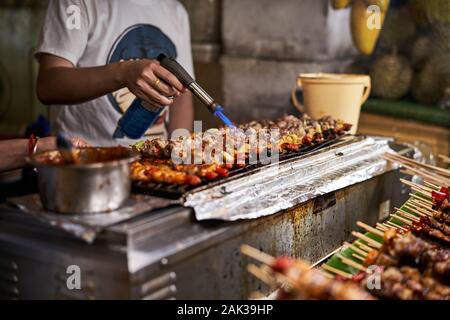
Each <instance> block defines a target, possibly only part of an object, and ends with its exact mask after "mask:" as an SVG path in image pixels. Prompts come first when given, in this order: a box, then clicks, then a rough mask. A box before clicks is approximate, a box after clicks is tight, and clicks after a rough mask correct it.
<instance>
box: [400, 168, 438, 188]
mask: <svg viewBox="0 0 450 320" xmlns="http://www.w3.org/2000/svg"><path fill="white" fill-rule="evenodd" d="M400 172H401V173H403V174H407V175H409V176H419V177H422V178H423V179H424V181H425V180H428V183H429V184H430V185H445V182H444V181H442V180H441V179H436V178H430V177H428V176H427V177H425V176H424V175H422V174H421V173H420V172H417V171H411V170H406V169H403V170H400ZM431 182H433V183H434V184H432V183H431Z"/></svg>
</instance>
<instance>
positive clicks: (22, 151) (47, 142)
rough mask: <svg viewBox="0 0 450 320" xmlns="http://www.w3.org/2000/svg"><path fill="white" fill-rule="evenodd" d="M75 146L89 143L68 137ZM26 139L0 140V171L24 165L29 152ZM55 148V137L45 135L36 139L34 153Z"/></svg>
mask: <svg viewBox="0 0 450 320" xmlns="http://www.w3.org/2000/svg"><path fill="white" fill-rule="evenodd" d="M70 140H71V141H72V144H73V145H74V147H76V148H81V147H87V146H89V144H88V143H87V142H86V141H84V140H83V139H80V138H72V139H70ZM28 143H29V140H28V139H13V140H0V154H1V155H2V156H1V157H0V172H3V171H8V170H14V169H19V168H22V167H23V166H25V164H26V158H27V157H28V155H29V154H28V153H29V149H28V148H29V146H28ZM55 149H56V138H55V137H46V138H41V139H38V140H37V143H36V153H38V152H44V151H50V150H55Z"/></svg>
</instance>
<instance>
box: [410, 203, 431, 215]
mask: <svg viewBox="0 0 450 320" xmlns="http://www.w3.org/2000/svg"><path fill="white" fill-rule="evenodd" d="M404 207H405V208H407V209H408V210H411V211H412V212H414V213H416V214H418V215H420V216H422V217H433V214H431V213H430V212H427V211H425V210H422V209H420V208H413V207H411V206H410V205H408V204H406V203H405V204H404Z"/></svg>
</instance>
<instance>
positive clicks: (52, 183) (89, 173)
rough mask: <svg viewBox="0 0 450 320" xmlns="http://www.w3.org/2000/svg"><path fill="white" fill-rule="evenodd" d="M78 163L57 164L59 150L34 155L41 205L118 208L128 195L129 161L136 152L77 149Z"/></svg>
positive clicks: (65, 210) (93, 209)
mask: <svg viewBox="0 0 450 320" xmlns="http://www.w3.org/2000/svg"><path fill="white" fill-rule="evenodd" d="M77 153H78V157H79V159H81V160H82V161H80V163H79V164H63V163H62V164H61V163H60V162H58V161H55V159H56V160H57V159H61V156H60V154H59V151H49V152H44V153H39V154H36V155H34V156H33V157H32V158H31V159H29V162H30V163H31V164H32V165H33V166H35V167H36V169H37V172H38V186H39V195H40V198H41V202H42V205H43V206H44V208H45V209H47V210H50V211H53V212H59V213H78V214H83V213H98V212H108V211H112V210H115V209H117V208H119V207H120V206H121V205H122V204H123V203H124V202H125V201H126V200H127V199H128V198H129V196H130V192H131V181H130V167H129V164H130V163H131V162H132V161H135V160H136V159H137V158H138V156H137V154H136V153H135V152H134V151H133V150H131V149H128V148H121V147H117V148H85V149H79V150H77Z"/></svg>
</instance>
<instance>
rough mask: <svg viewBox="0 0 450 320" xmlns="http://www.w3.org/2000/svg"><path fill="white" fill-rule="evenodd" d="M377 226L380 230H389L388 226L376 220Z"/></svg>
mask: <svg viewBox="0 0 450 320" xmlns="http://www.w3.org/2000/svg"><path fill="white" fill-rule="evenodd" d="M377 228H378V229H379V230H380V231H382V232H386V231H388V230H389V228H388V227H386V226H385V225H382V224H381V223H378V222H377Z"/></svg>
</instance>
